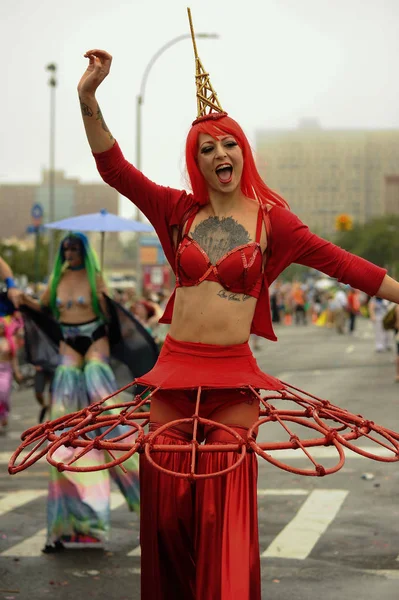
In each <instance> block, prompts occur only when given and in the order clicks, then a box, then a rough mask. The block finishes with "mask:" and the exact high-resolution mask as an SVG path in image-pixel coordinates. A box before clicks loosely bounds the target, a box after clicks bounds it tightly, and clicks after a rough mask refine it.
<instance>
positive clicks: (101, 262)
mask: <svg viewBox="0 0 399 600" xmlns="http://www.w3.org/2000/svg"><path fill="white" fill-rule="evenodd" d="M104 245H105V231H102V232H101V249H100V266H101V271H102V270H103V269H104Z"/></svg>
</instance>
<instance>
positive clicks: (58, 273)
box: [49, 231, 104, 319]
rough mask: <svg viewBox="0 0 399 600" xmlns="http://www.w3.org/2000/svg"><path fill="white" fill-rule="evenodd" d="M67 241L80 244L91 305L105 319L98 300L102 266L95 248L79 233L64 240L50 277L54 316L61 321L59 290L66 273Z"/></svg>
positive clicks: (70, 234)
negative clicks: (98, 283)
mask: <svg viewBox="0 0 399 600" xmlns="http://www.w3.org/2000/svg"><path fill="white" fill-rule="evenodd" d="M66 240H70V241H74V242H78V244H79V246H80V248H81V253H82V257H83V260H84V265H85V269H86V273H87V278H88V280H89V285H90V290H91V304H92V307H93V312H94V314H95V315H97V317H100V318H104V314H103V312H102V311H101V308H100V302H99V300H98V295H97V281H96V278H97V275H99V274H101V269H100V264H99V262H98V258H97V254H96V253H95V252H94V250H93V248H92V247H91V246H90V243H89V240H88V239H87V236H85V235H84V233H80V232H78V231H76V232H71V233H68V235H66V236H65V237H64V238H63V239H62V240H61V243H60V245H59V248H58V252H57V256H56V258H55V263H54V267H53V270H52V272H51V275H50V284H49V286H50V308H51V311H52V313H53V315H54V316H55V317H56V318H57V319H59V317H60V311H59V308H58V306H57V288H58V284H59V283H60V280H61V277H62V275H63V273H64V272H65V270H66V268H67V265H66V263H65V253H64V242H65V241H66Z"/></svg>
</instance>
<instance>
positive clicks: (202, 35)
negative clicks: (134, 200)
mask: <svg viewBox="0 0 399 600" xmlns="http://www.w3.org/2000/svg"><path fill="white" fill-rule="evenodd" d="M196 37H197V38H207V39H217V38H218V37H219V36H218V34H217V33H197V34H196ZM189 38H191V33H185V34H183V35H179V36H177V37H175V38H173V39H172V40H170V41H169V42H167V43H166V44H164V45H163V46H162V47H161V48H160V49H159V50H158V51H157V52H156V53H155V54H154V56H153V57H152V58H151V60H150V61H149V62H148V64H147V66H146V68H145V70H144V73H143V77H142V79H141V85H140V93H139V95H138V96H137V97H136V168H137V169H138V170H139V171H141V146H142V115H141V109H142V106H143V104H144V94H145V86H146V83H147V79H148V75H149V73H150V71H151V69H152V67H153V66H154V63H156V61H157V60H158V58H159V57H160V56H161V55H162V54H163V53H164V52H165V51H166V50H168V49H169V48H170V47H171V46H174V45H175V44H177V43H178V42H181V41H183V40H186V39H189ZM136 220H137V221H142V213H141V211H140V209H139V208H136ZM136 235H137V248H136V280H137V282H136V293H137V294H141V292H142V273H141V261H140V239H141V234H140V233H137V234H136Z"/></svg>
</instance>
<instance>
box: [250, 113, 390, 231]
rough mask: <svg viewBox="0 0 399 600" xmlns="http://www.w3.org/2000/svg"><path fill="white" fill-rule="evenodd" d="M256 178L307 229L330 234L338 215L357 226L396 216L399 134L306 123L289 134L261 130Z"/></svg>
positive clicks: (257, 149)
mask: <svg viewBox="0 0 399 600" xmlns="http://www.w3.org/2000/svg"><path fill="white" fill-rule="evenodd" d="M256 156H257V165H258V169H259V172H260V174H261V175H262V177H263V179H264V180H265V181H266V182H267V184H268V185H269V187H271V188H272V189H274V190H275V191H277V192H278V193H280V194H281V195H282V196H283V197H284V198H285V199H286V200H287V201H288V203H289V204H290V206H291V208H292V210H293V211H294V212H295V213H296V214H298V216H299V217H300V218H301V219H302V220H303V221H305V222H306V223H307V224H308V225H309V226H310V228H311V229H312V230H313V231H315V232H317V233H319V234H321V235H331V234H333V233H334V228H335V217H336V216H337V215H339V214H342V213H347V214H349V215H351V216H352V218H353V220H354V221H355V222H359V223H364V222H365V221H367V220H369V219H371V218H373V217H375V216H380V215H384V214H388V213H394V214H399V130H360V129H353V130H350V129H346V130H344V129H341V130H340V129H337V130H334V129H322V128H321V127H320V125H319V124H318V123H317V121H314V120H304V121H302V122H301V123H300V125H299V127H298V128H297V129H293V130H260V131H258V132H257V137H256Z"/></svg>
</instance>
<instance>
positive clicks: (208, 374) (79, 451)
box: [9, 336, 399, 480]
mask: <svg viewBox="0 0 399 600" xmlns="http://www.w3.org/2000/svg"><path fill="white" fill-rule="evenodd" d="M136 384H140V385H141V386H144V387H145V390H144V391H143V392H142V393H140V394H137V395H136V396H135V397H134V400H133V401H128V402H124V401H123V399H121V402H119V403H117V404H113V406H112V409H110V406H109V405H107V401H109V400H110V399H111V398H114V397H115V396H117V395H118V394H120V393H121V392H124V391H125V390H127V389H128V388H131V387H132V386H135V385H136ZM166 390H167V391H170V390H176V403H177V402H181V393H180V392H181V391H182V390H187V391H189V392H190V393H188V394H187V398H188V404H187V403H186V404H185V407H186V408H185V409H184V410H185V412H186V414H185V415H183V416H182V418H179V419H176V420H174V421H171V422H168V423H165V424H162V425H161V426H159V427H158V428H156V429H155V430H152V431H150V432H148V428H146V425H147V424H148V423H149V420H150V404H151V398H152V397H153V396H154V394H157V393H162V391H166ZM212 390H215V391H216V390H219V391H220V390H230V392H233V391H234V390H235V391H236V394H237V396H236V398H235V399H233V400H231V397H232V396H231V394H230V395H229V398H230V400H229V401H228V402H229V405H233V404H235V403H238V402H242V401H243V400H242V394H243V393H245V394H246V395H250V396H251V398H252V399H253V400H255V401H256V402H258V403H259V418H258V420H257V421H256V422H255V423H253V425H252V427H250V428H249V429H248V430H245V431H246V434H244V430H240V431H237V429H234V428H233V427H230V426H229V425H225V424H221V423H219V422H217V421H213V420H212V419H211V418H210V416H211V412H212V411H209V410H206V408H207V404H208V405H212V404H215V403H219V404H218V406H219V407H220V406H221V404H220V402H222V401H223V400H221V396H220V394H216V393H215V395H214V397H212ZM178 391H179V393H178ZM168 397H169V398H170V401H171V402H172V403H173V393H169V394H168ZM118 400H119V399H118ZM114 402H115V400H114ZM187 411H188V412H187ZM182 412H183V411H182ZM183 425H184V429H185V431H187V427H189V428H190V431H191V433H190V435H188V436H187V443H186V444H181V443H179V444H176V445H175V446H174V445H165V446H164V445H162V444H157V435H159V434H160V433H162V434H165V433H166V434H168V433H169V434H170V435H172V436H173V431H174V430H175V428H181V427H182V426H183ZM204 427H205V428H208V430H209V428H210V429H213V430H215V429H218V430H219V431H220V443H219V444H207V443H206V440H205V443H203V439H201V436H200V431H201V430H203V428H204ZM116 428H117V432H116V431H115V430H116ZM276 428H277V429H278V431H277V432H276ZM152 429H153V428H152ZM121 431H122V433H121ZM271 432H273V435H271ZM309 432H310V433H309ZM276 433H277V435H276ZM132 439H133V440H134V441H133V442H132ZM274 439H275V440H276V441H273V440H274ZM360 439H362V440H363V439H366V440H367V449H364V448H363V447H362V445H361V443H360V444H359V440H360ZM370 445H371V448H372V447H373V446H375V450H370ZM61 446H72V447H74V448H76V451H75V453H74V456H73V458H72V459H71V460H70V462H69V463H67V464H65V463H62V462H60V461H59V460H57V449H58V448H60V447H61ZM317 446H331V447H332V448H333V449H334V452H335V453H336V460H335V461H334V464H332V465H331V464H329V465H328V466H323V465H321V464H319V463H318V462H317V461H316V459H315V458H314V457H313V456H312V449H313V448H315V447H317ZM345 447H346V448H348V449H350V450H352V451H353V452H356V453H358V454H362V455H363V456H366V457H368V458H372V459H375V460H379V461H384V462H396V461H398V460H399V434H398V433H396V432H394V431H391V430H389V429H387V428H384V427H382V426H379V425H376V424H375V423H373V422H372V421H369V420H367V419H365V418H363V417H362V416H360V415H354V414H352V413H350V412H349V411H347V410H345V409H342V408H339V407H338V406H335V405H333V404H331V403H330V402H329V401H328V400H323V399H320V398H317V397H315V396H312V395H311V394H308V393H306V392H303V391H301V390H299V389H298V388H295V387H293V386H291V385H290V384H287V383H284V382H282V381H280V380H279V379H276V378H275V377H272V376H271V375H267V374H265V373H263V372H262V371H261V370H260V369H259V367H258V365H257V363H256V361H255V359H254V357H253V355H252V352H251V350H250V348H249V345H248V344H247V343H244V344H237V345H233V346H219V345H211V344H200V343H193V342H182V341H177V340H175V339H173V338H171V337H170V336H168V337H167V338H166V340H165V343H164V346H163V348H162V351H161V354H160V356H159V359H158V361H157V363H156V365H155V367H154V368H153V369H152V370H151V371H149V372H148V373H147V374H146V375H144V376H142V377H139V378H138V379H136V380H134V381H133V382H131V383H130V384H129V385H128V386H125V387H124V388H121V389H120V390H118V391H117V392H115V393H114V394H112V395H111V396H109V397H107V398H104V399H103V400H102V401H100V402H96V403H93V404H91V405H90V406H89V407H87V408H85V409H83V410H80V411H78V412H75V413H71V414H69V415H65V416H63V417H60V418H59V419H56V420H54V421H49V422H46V423H43V424H41V425H37V426H35V427H32V428H31V429H28V430H27V431H26V432H25V433H23V434H22V443H21V445H20V446H19V448H18V449H17V450H16V451H15V452H14V454H13V455H12V457H11V460H10V464H9V472H10V473H12V474H13V473H17V472H19V471H22V470H23V469H25V468H27V467H29V466H30V465H32V464H33V463H35V462H36V461H37V460H39V459H40V458H41V457H43V456H46V458H47V460H48V462H49V463H50V464H52V465H53V466H55V467H57V468H58V469H59V470H60V471H62V470H69V471H89V470H94V469H99V468H100V469H106V468H110V467H113V466H116V465H121V468H122V469H123V462H124V461H125V460H126V459H127V458H129V457H130V456H132V455H133V454H134V453H135V452H145V454H146V456H147V458H148V460H149V461H150V462H151V463H152V464H153V465H154V467H156V468H158V469H160V470H162V471H165V470H164V469H163V468H162V467H161V466H160V465H158V464H157V462H156V460H155V458H156V453H158V452H188V453H190V455H191V468H190V471H189V472H187V473H175V472H171V471H166V472H167V473H169V474H171V475H174V476H176V477H183V478H186V479H190V480H195V479H199V478H207V477H214V476H218V475H223V474H224V473H225V472H227V471H231V470H233V469H235V468H237V467H238V466H239V465H240V464H241V462H242V461H243V460H244V457H245V455H246V453H247V452H255V453H256V454H258V455H259V456H261V457H262V458H264V459H265V460H266V461H268V462H269V463H271V464H273V465H275V466H277V467H280V468H282V469H285V470H287V471H290V472H293V473H298V474H301V475H311V476H323V475H326V474H329V473H334V472H336V471H338V470H339V469H340V468H341V467H342V466H343V464H344V461H345V454H344V448H345ZM93 448H96V449H105V450H107V451H108V453H109V454H110V455H111V456H112V458H113V460H112V461H111V462H108V463H106V464H104V465H100V466H98V465H97V466H96V467H86V466H80V464H79V459H80V458H81V457H83V456H84V455H85V454H87V452H89V451H90V450H92V449H93ZM287 449H289V450H292V449H296V450H297V452H298V453H301V455H302V457H303V458H304V459H306V461H307V464H305V466H304V467H301V468H299V467H297V466H293V465H291V464H289V463H287V462H284V461H283V460H282V458H281V455H282V454H283V455H284V453H281V451H282V450H287ZM201 452H232V453H234V454H235V455H236V461H234V463H233V465H232V466H230V467H229V469H228V470H227V471H220V472H216V473H211V474H208V473H207V474H198V473H197V472H196V463H197V456H198V453H201ZM329 462H331V460H330V458H329ZM297 464H298V463H297V462H296V461H295V465H297Z"/></svg>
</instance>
